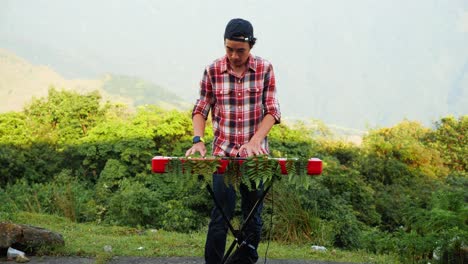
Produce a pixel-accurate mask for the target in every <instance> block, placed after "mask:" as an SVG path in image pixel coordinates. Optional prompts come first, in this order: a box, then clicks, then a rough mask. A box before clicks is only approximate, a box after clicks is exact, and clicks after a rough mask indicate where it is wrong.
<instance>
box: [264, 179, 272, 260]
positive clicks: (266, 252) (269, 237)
mask: <svg viewBox="0 0 468 264" xmlns="http://www.w3.org/2000/svg"><path fill="white" fill-rule="evenodd" d="M270 193H271V218H270V230H269V231H268V243H267V247H266V250H265V262H263V263H264V264H266V262H267V254H268V248H269V247H270V240H271V231H272V230H273V205H274V203H273V201H274V199H273V193H274V190H273V181H272V182H271V192H270Z"/></svg>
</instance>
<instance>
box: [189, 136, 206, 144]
mask: <svg viewBox="0 0 468 264" xmlns="http://www.w3.org/2000/svg"><path fill="white" fill-rule="evenodd" d="M198 142H205V140H204V139H203V138H202V137H200V136H194V137H193V139H192V143H193V144H197V143H198Z"/></svg>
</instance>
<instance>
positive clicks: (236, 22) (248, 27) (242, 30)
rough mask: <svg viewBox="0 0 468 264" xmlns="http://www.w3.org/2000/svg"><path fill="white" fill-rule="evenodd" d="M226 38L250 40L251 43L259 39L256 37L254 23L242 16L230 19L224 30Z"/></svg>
mask: <svg viewBox="0 0 468 264" xmlns="http://www.w3.org/2000/svg"><path fill="white" fill-rule="evenodd" d="M224 39H229V40H234V41H241V42H249V43H251V44H254V43H255V41H256V40H257V39H256V38H254V34H253V27H252V24H250V22H249V21H247V20H244V19H242V18H234V19H231V21H229V23H228V24H227V26H226V30H225V31H224Z"/></svg>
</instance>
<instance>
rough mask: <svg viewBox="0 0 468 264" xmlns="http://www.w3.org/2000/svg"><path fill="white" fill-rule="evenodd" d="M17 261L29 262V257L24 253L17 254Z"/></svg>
mask: <svg viewBox="0 0 468 264" xmlns="http://www.w3.org/2000/svg"><path fill="white" fill-rule="evenodd" d="M15 261H16V262H17V263H26V262H29V259H28V258H27V257H26V256H24V255H18V256H16V258H15Z"/></svg>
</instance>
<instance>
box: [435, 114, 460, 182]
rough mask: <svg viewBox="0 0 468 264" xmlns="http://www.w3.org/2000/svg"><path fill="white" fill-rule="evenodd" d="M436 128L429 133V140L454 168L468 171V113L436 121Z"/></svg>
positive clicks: (450, 166)
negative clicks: (456, 117)
mask: <svg viewBox="0 0 468 264" xmlns="http://www.w3.org/2000/svg"><path fill="white" fill-rule="evenodd" d="M435 125H436V129H435V131H433V132H432V133H431V134H430V135H428V141H429V142H430V143H431V145H432V146H433V147H434V148H435V149H437V150H438V151H439V152H440V153H441V157H442V158H443V160H444V164H446V165H447V166H448V167H449V168H451V169H452V170H455V171H458V172H461V173H464V174H465V175H466V173H467V171H468V155H467V154H466V153H468V115H465V116H460V117H459V118H458V120H457V119H455V118H454V117H451V116H450V117H445V118H442V119H441V120H440V121H437V122H436V123H435Z"/></svg>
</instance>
